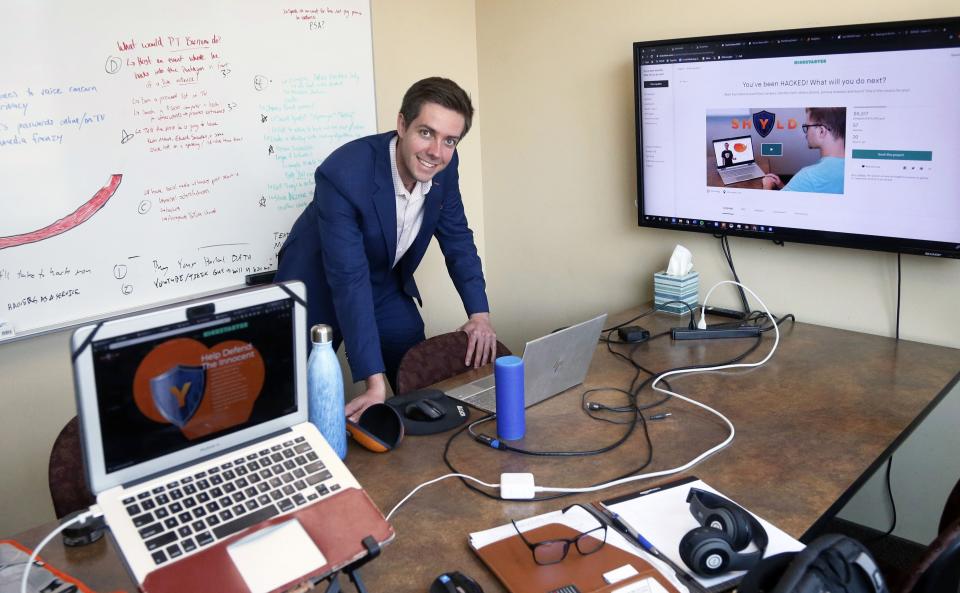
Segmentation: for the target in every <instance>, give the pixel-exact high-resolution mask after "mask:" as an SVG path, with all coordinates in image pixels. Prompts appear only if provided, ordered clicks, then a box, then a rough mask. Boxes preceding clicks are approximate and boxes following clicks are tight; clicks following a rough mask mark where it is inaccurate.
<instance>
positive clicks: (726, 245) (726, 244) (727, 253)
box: [715, 235, 750, 314]
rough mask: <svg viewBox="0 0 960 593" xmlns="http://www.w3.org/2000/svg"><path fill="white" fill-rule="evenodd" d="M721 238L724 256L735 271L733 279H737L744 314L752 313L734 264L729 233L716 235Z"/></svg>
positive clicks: (733, 271) (721, 248)
mask: <svg viewBox="0 0 960 593" xmlns="http://www.w3.org/2000/svg"><path fill="white" fill-rule="evenodd" d="M715 236H717V237H719V238H720V250H721V251H722V252H723V256H724V257H725V258H726V260H727V265H728V266H730V271H731V272H732V273H733V279H734V280H736V281H737V290H738V291H739V293H740V304H741V306H743V312H744V314H749V313H750V304H749V303H748V302H747V293H745V292H744V291H743V287H742V286H740V276H738V275H737V269H736V268H735V267H734V266H733V252H732V251H731V250H730V238H729V236H728V235H715Z"/></svg>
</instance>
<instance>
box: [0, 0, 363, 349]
mask: <svg viewBox="0 0 960 593" xmlns="http://www.w3.org/2000/svg"><path fill="white" fill-rule="evenodd" d="M3 13H4V14H3V19H2V20H0V52H2V55H3V56H4V58H3V62H4V66H3V70H2V72H0V180H2V189H0V322H2V323H4V325H3V326H2V327H0V334H2V336H3V337H4V338H6V339H9V338H11V337H17V336H23V335H29V334H31V333H36V332H39V331H44V330H47V329H52V328H56V327H62V326H65V325H70V324H73V323H77V322H80V321H85V320H89V319H94V318H100V317H105V316H109V315H113V314H117V313H122V312H126V311H131V310H136V309H141V308H144V307H147V306H151V305H155V304H160V303H165V302H171V301H176V300H182V299H184V298H187V297H190V296H193V295H197V294H206V293H210V292H215V291H220V290H224V289H228V288H231V287H235V286H238V285H242V284H243V283H244V278H245V277H246V276H247V275H248V274H253V273H258V272H263V271H268V270H272V269H275V268H276V253H277V250H278V249H279V247H280V245H281V244H282V242H283V240H284V238H285V236H286V233H287V232H288V231H289V230H290V227H291V226H292V224H293V221H294V220H295V219H296V217H297V216H298V215H299V213H300V212H301V211H302V210H303V208H304V207H305V206H306V204H307V203H308V202H309V201H310V200H311V199H312V197H313V189H314V181H313V172H314V170H315V169H316V167H317V165H318V164H319V163H320V162H321V161H322V160H323V159H324V157H326V156H327V155H328V154H329V153H330V152H331V151H332V150H333V149H335V148H336V147H338V146H340V145H341V144H343V143H344V142H346V141H347V140H349V139H352V138H356V137H359V136H363V135H367V134H371V133H374V132H375V130H376V106H375V102H374V83H373V55H372V39H371V28H370V6H369V1H368V0H329V1H321V2H311V1H300V0H283V1H282V2H274V1H265V0H230V1H229V2H227V1H216V0H166V1H165V2H157V3H154V2H151V3H141V2H130V1H129V0H123V1H120V0H98V1H97V2H71V1H67V0H55V1H53V0H44V1H43V2H36V1H34V0H12V1H10V0H7V1H5V2H4V3H3Z"/></svg>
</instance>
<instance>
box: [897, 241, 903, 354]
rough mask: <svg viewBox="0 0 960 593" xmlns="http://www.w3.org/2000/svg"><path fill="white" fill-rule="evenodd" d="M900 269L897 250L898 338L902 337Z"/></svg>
mask: <svg viewBox="0 0 960 593" xmlns="http://www.w3.org/2000/svg"><path fill="white" fill-rule="evenodd" d="M900 272H901V270H900V253H899V252H897V328H896V331H897V339H898V340H899V339H900V284H901V280H902V275H901V273H900Z"/></svg>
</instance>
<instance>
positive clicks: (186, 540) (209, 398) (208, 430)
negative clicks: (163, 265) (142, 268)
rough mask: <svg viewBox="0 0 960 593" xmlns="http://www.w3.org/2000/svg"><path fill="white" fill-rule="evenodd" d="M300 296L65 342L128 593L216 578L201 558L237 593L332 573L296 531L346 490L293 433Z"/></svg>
mask: <svg viewBox="0 0 960 593" xmlns="http://www.w3.org/2000/svg"><path fill="white" fill-rule="evenodd" d="M295 294H296V297H295V296H294V295H295ZM303 294H304V287H303V285H302V284H301V283H299V282H294V283H289V284H286V285H282V286H281V285H271V286H267V287H260V288H255V289H249V290H243V291H237V292H233V293H227V294H224V295H218V296H216V297H212V298H209V299H204V300H200V301H194V302H189V303H184V304H178V305H174V306H170V307H164V308H161V309H157V310H153V311H148V312H143V313H138V314H134V315H130V316H126V317H121V318H117V319H113V320H108V321H106V322H103V323H96V324H91V325H88V326H85V327H82V328H80V329H78V330H77V331H76V332H75V333H74V335H73V338H72V343H71V346H72V350H73V353H74V358H75V360H74V379H75V383H76V395H77V408H78V411H79V416H80V423H81V429H82V442H83V450H84V455H85V459H86V465H87V472H88V480H89V484H90V488H91V490H92V491H93V493H94V494H95V495H96V497H97V503H98V505H99V506H100V508H101V510H102V512H103V514H104V517H105V518H106V521H107V524H108V525H109V526H110V529H111V532H112V534H113V536H114V538H115V540H116V543H117V545H118V548H119V550H120V551H121V552H122V555H123V557H124V559H125V561H126V563H127V565H128V567H129V569H130V572H131V573H132V575H133V576H134V578H135V579H136V581H137V584H138V585H140V587H141V588H142V589H144V590H153V591H157V590H169V588H167V587H152V588H151V587H146V586H144V582H145V581H150V579H151V577H153V578H154V579H156V580H155V581H154V582H156V581H160V582H164V581H171V580H173V579H161V578H160V576H162V575H160V576H154V575H157V573H161V572H163V571H168V574H170V573H169V571H173V572H174V573H184V574H186V572H188V571H184V570H183V568H184V566H190V564H189V562H190V561H191V560H192V561H193V564H197V562H198V561H200V560H202V561H203V566H204V567H205V571H206V572H210V573H213V574H214V575H216V572H215V571H216V566H215V563H214V562H213V560H216V559H219V560H220V561H224V562H225V564H228V565H229V564H231V561H232V564H233V566H232V567H230V566H227V567H226V568H225V569H223V574H224V575H227V574H233V575H236V573H237V572H239V574H240V575H241V576H242V577H243V582H244V583H246V585H247V588H248V590H250V591H271V590H275V589H277V588H280V587H282V586H285V585H288V584H289V583H290V582H298V581H297V579H298V577H302V576H304V575H307V574H312V575H316V574H317V571H318V569H319V571H320V573H321V574H326V573H327V572H331V571H333V570H338V569H339V568H341V567H342V565H341V566H335V565H332V564H331V563H333V562H335V559H336V558H339V557H341V556H344V554H343V553H342V552H343V551H342V550H339V549H336V548H337V546H338V545H340V544H332V545H327V544H323V545H317V543H318V541H317V538H315V537H313V533H314V532H316V531H317V529H318V526H317V525H309V524H306V523H315V522H316V521H305V518H306V517H308V516H309V517H315V515H314V514H311V513H316V512H318V509H322V508H329V506H330V505H327V506H326V507H321V506H319V505H324V504H325V501H328V500H330V499H334V498H335V497H337V496H340V495H342V494H347V493H348V491H350V490H351V489H356V490H357V491H360V485H359V484H358V483H357V481H356V479H355V478H354V477H353V475H352V474H351V473H350V471H349V470H348V469H347V468H346V466H345V465H344V464H343V462H341V461H340V459H339V458H338V457H337V455H336V454H335V453H334V451H333V450H332V449H331V448H330V446H329V445H328V444H327V442H326V441H325V440H324V439H323V437H322V436H321V435H320V433H319V432H318V431H317V430H316V428H314V426H313V425H312V424H310V423H309V422H307V386H306V382H307V380H306V361H307V345H306V336H307V331H306V311H305V309H304V307H303V305H302V304H301V303H302V301H303ZM298 301H299V302H298ZM360 492H362V491H360ZM354 494H355V493H354V492H350V493H349V495H350V496H353V495H354ZM363 498H365V499H366V495H365V494H364V495H363ZM311 507H314V508H312V509H311ZM371 507H372V503H371ZM373 509H374V510H375V507H373ZM361 512H363V511H360V510H357V513H361ZM347 514H348V515H349V514H350V513H347ZM284 515H289V519H290V520H289V521H283V522H281V520H282V518H283V516H284ZM278 517H279V518H278ZM375 519H376V520H377V521H383V520H382V515H379V511H376V513H375ZM268 523H269V524H270V527H269V528H268V529H261V528H262V527H264V526H266V525H267V524H268ZM301 523H304V524H301ZM383 526H385V527H386V529H387V530H389V526H388V525H386V522H385V521H383ZM329 528H330V525H322V526H320V527H319V529H320V530H329ZM241 534H242V535H241ZM254 536H255V537H254ZM271 538H276V539H274V540H271ZM390 538H392V531H390V536H389V537H386V538H383V539H382V541H388V540H389V539H390ZM346 539H348V538H345V540H344V541H346ZM248 540H250V541H252V544H251V545H253V544H255V545H254V547H252V548H248V549H247V551H246V552H244V551H243V546H245V545H247V543H248ZM254 540H255V541H254ZM360 540H361V536H359V535H358V536H357V537H356V542H355V544H356V546H357V548H358V549H357V550H352V551H349V552H347V553H346V556H349V557H351V558H353V559H355V558H356V556H357V554H358V553H362V551H363V548H362V546H361V544H360ZM351 543H353V542H351ZM221 544H223V545H222V546H221ZM218 546H220V547H222V548H229V549H228V550H227V551H226V552H224V551H223V550H222V549H217V548H218ZM252 551H253V552H254V553H251V552H252ZM206 552H210V553H209V554H208V555H206V556H204V554H205V553H206ZM193 556H199V558H192V557H193ZM228 558H229V559H228ZM294 558H296V559H295V560H294ZM291 562H292V564H293V565H292V566H288V565H291ZM183 563H188V564H183ZM234 569H235V570H234ZM219 582H221V583H226V582H229V581H226V580H221V581H219ZM195 586H196V587H197V588H200V585H199V584H197V585H195ZM218 588H219V587H218ZM227 588H230V587H227ZM178 590H183V589H180V588H179V586H178ZM188 590H189V588H188ZM231 590H233V589H231ZM241 590H242V588H241Z"/></svg>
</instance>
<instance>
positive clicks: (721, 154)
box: [713, 136, 765, 185]
mask: <svg viewBox="0 0 960 593" xmlns="http://www.w3.org/2000/svg"><path fill="white" fill-rule="evenodd" d="M713 152H714V154H715V155H716V158H717V172H718V173H719V174H720V179H722V180H723V183H724V184H725V185H730V184H731V183H738V182H740V181H749V180H751V179H757V178H758V177H763V176H764V175H765V173H764V172H763V169H761V168H760V166H759V165H757V163H756V162H755V161H754V156H753V139H752V138H751V137H750V136H737V137H736V138H721V139H719V140H714V141H713Z"/></svg>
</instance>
